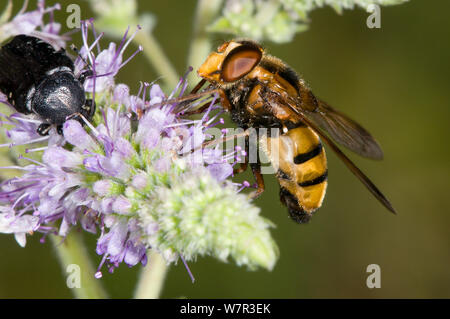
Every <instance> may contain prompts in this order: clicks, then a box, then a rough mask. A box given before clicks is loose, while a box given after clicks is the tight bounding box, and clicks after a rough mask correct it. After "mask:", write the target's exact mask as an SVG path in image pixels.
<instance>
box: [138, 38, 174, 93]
mask: <svg viewBox="0 0 450 319" xmlns="http://www.w3.org/2000/svg"><path fill="white" fill-rule="evenodd" d="M134 41H136V42H137V43H138V44H140V45H142V48H143V49H144V50H143V53H144V55H145V56H146V57H147V60H148V61H149V62H150V64H151V65H152V66H153V67H154V68H155V70H156V72H158V73H159V74H160V75H161V76H162V79H163V80H164V81H165V82H166V84H167V86H168V87H170V88H173V87H175V86H176V85H177V83H178V81H179V76H178V74H177V72H176V71H175V68H174V67H173V66H172V64H171V63H170V61H169V59H168V58H167V56H166V55H165V54H164V52H163V50H162V48H161V46H160V45H159V43H158V41H157V40H156V38H155V37H154V36H153V34H152V33H151V32H138V33H137V34H136V36H135V38H134Z"/></svg>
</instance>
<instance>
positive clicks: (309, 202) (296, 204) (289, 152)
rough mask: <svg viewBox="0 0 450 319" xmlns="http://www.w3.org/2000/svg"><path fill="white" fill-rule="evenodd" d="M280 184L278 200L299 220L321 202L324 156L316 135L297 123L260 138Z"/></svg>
mask: <svg viewBox="0 0 450 319" xmlns="http://www.w3.org/2000/svg"><path fill="white" fill-rule="evenodd" d="M260 144H261V146H262V148H263V149H264V150H265V152H266V153H267V155H268V157H269V159H270V161H271V163H272V166H273V167H274V168H275V169H276V171H277V173H276V177H277V179H278V182H279V184H280V200H281V202H282V203H283V204H284V205H286V206H287V207H288V210H289V214H290V216H291V217H292V219H294V220H295V221H297V222H299V223H304V222H307V221H308V220H309V219H310V217H311V215H312V214H313V213H314V212H315V211H316V210H317V209H318V208H319V207H320V206H321V205H322V201H323V198H324V197H325V192H326V189H327V175H328V170H327V159H326V156H325V150H324V148H323V147H322V144H321V142H320V139H319V137H318V136H317V134H316V133H314V131H312V130H311V129H310V128H309V127H307V126H303V125H300V126H298V127H296V128H291V129H289V130H288V131H287V132H286V133H284V134H282V135H280V136H278V137H270V138H265V137H261V139H260Z"/></svg>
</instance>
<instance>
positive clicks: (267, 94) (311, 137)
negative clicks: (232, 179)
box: [190, 40, 395, 223]
mask: <svg viewBox="0 0 450 319" xmlns="http://www.w3.org/2000/svg"><path fill="white" fill-rule="evenodd" d="M198 75H199V76H200V77H201V78H202V80H201V81H200V82H199V83H198V85H197V86H196V87H195V88H194V89H193V91H192V92H191V93H192V94H196V93H197V92H199V91H200V89H201V88H202V87H203V86H204V85H205V83H207V82H208V83H209V88H210V89H211V91H214V92H218V93H219V95H220V100H221V104H222V106H223V108H224V109H225V110H226V111H227V112H229V113H230V115H231V119H232V120H233V122H235V123H236V124H237V125H238V126H239V127H241V128H243V129H248V128H263V127H264V128H274V127H275V128H279V129H280V135H279V136H278V137H268V138H260V140H259V143H263V145H262V146H263V147H262V148H263V149H265V150H266V153H267V154H268V157H269V159H271V156H273V154H272V153H273V150H271V148H270V145H273V144H271V143H269V139H270V138H277V139H279V140H278V141H277V142H278V145H279V155H280V156H279V157H280V158H279V159H278V164H277V167H275V169H276V170H277V173H276V177H277V179H278V182H279V184H280V200H281V202H282V203H283V204H284V205H286V206H287V208H288V211H289V215H290V216H291V218H292V219H293V220H294V221H296V222H298V223H305V222H308V221H309V219H310V218H311V216H312V214H313V213H314V212H315V211H316V210H317V209H318V208H319V207H320V206H321V204H322V201H323V198H324V196H325V192H326V187H327V172H328V170H327V162H326V156H325V151H324V148H323V147H322V144H321V141H324V142H325V143H326V144H327V145H328V146H329V147H330V148H331V149H332V150H333V151H334V152H336V154H337V155H338V157H339V158H340V159H341V160H342V161H343V162H344V163H345V165H346V166H347V167H348V168H349V169H350V170H351V171H352V172H353V174H355V175H356V176H357V177H358V178H359V179H360V181H361V182H362V183H363V184H364V185H365V186H366V187H367V188H368V189H369V191H370V192H371V193H372V194H373V195H374V196H375V197H376V198H377V199H378V200H379V201H380V202H381V203H382V204H383V205H384V206H385V207H386V208H387V209H388V210H389V211H391V212H393V213H395V210H394V208H393V207H392V205H391V203H390V202H389V201H388V200H387V198H386V197H385V196H384V195H383V194H382V193H381V192H380V191H379V190H378V188H377V187H376V186H375V185H374V184H373V183H372V182H371V181H370V180H369V178H368V177H367V176H366V175H365V174H364V173H363V172H362V171H361V170H360V169H359V168H357V167H356V166H355V164H353V162H351V161H350V159H349V158H348V157H347V156H346V155H345V154H344V153H343V152H342V151H341V150H340V149H339V148H338V147H337V145H336V144H335V143H334V142H333V140H332V139H334V140H335V141H337V142H338V143H340V144H341V145H343V146H345V147H347V148H348V149H350V150H352V151H354V152H356V153H357V154H359V155H361V156H364V157H367V158H371V159H382V158H383V152H382V150H381V148H380V146H379V144H378V143H377V142H376V141H375V139H374V138H373V137H372V136H371V135H370V134H369V133H368V132H367V131H366V130H365V129H364V128H363V127H361V126H360V125H359V124H357V123H356V122H354V121H353V120H351V119H350V118H348V117H347V116H345V115H344V114H342V113H341V112H339V111H337V110H335V109H333V108H332V107H331V106H329V105H328V104H327V103H325V102H323V101H321V100H319V99H318V98H316V97H315V96H314V94H313V93H312V92H311V90H310V88H309V87H308V86H307V85H306V83H305V82H304V80H302V79H301V78H299V77H298V75H297V74H296V72H295V71H294V70H292V69H291V68H290V67H289V66H288V65H286V64H285V63H284V62H283V61H281V60H280V59H278V58H276V57H273V56H270V55H268V54H266V52H265V51H264V49H263V48H262V47H261V46H260V45H259V44H258V43H256V42H253V41H248V40H231V41H227V42H225V43H224V44H222V45H221V46H220V47H219V48H218V49H217V51H216V52H212V53H211V54H210V55H209V56H208V57H207V58H206V60H205V62H204V63H203V64H202V65H201V66H200V68H199V69H198ZM207 92H208V90H207V91H206V92H205V93H207ZM202 93H203V92H202ZM207 107H208V105H204V106H203V107H199V108H198V109H196V110H194V111H191V112H190V114H195V113H200V112H203V111H204V110H205V109H206V108H207ZM326 133H328V134H326ZM276 144H277V143H275V145H276ZM274 162H276V161H272V165H274ZM247 166H248V161H245V163H242V165H241V167H240V168H239V169H238V170H237V172H242V171H245V170H246V168H247ZM250 167H251V169H252V172H253V174H254V176H255V179H256V182H257V185H258V189H257V191H256V192H255V194H256V195H259V194H261V193H262V192H263V191H264V179H263V176H262V174H261V165H260V163H259V162H258V163H251V164H250Z"/></svg>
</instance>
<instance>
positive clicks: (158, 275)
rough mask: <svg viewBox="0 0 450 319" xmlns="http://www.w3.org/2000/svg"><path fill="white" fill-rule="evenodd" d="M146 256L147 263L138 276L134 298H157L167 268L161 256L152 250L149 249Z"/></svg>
mask: <svg viewBox="0 0 450 319" xmlns="http://www.w3.org/2000/svg"><path fill="white" fill-rule="evenodd" d="M148 256H149V263H148V265H147V266H146V267H143V268H142V271H141V274H140V276H139V282H138V284H137V288H136V291H135V294H134V297H135V298H136V299H157V298H159V296H160V295H161V291H162V288H163V284H164V279H165V278H166V274H167V270H168V268H169V267H168V266H167V264H166V261H165V260H164V259H163V258H162V256H161V255H160V254H159V253H157V252H155V251H154V250H150V251H149V252H148Z"/></svg>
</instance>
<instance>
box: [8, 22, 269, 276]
mask: <svg viewBox="0 0 450 319" xmlns="http://www.w3.org/2000/svg"><path fill="white" fill-rule="evenodd" d="M92 30H93V29H92ZM82 32H83V42H84V43H83V47H82V49H81V50H80V53H81V56H82V57H83V59H82V58H80V59H79V60H77V63H76V64H77V70H78V71H81V70H82V69H84V68H91V69H92V70H93V73H94V74H93V77H92V78H91V79H90V80H89V81H88V82H87V83H85V85H86V87H87V88H88V89H89V90H88V89H87V90H86V91H87V94H89V95H90V97H94V98H95V102H96V105H97V114H96V116H94V118H93V120H92V122H88V121H87V120H86V119H84V118H83V117H81V119H78V120H75V119H68V120H67V121H66V122H65V123H64V125H63V136H61V135H58V134H57V132H56V131H55V130H52V131H51V132H50V134H49V136H47V137H41V136H39V135H37V133H36V127H37V125H38V124H39V121H37V120H36V119H33V118H31V117H29V116H27V115H23V114H13V115H9V116H6V115H4V116H3V119H4V121H3V124H4V125H5V131H6V138H7V143H5V144H3V145H2V146H3V147H12V148H14V147H16V146H18V145H24V144H30V145H33V147H34V148H32V147H30V145H27V146H28V147H29V148H27V149H26V153H28V154H27V156H23V155H21V156H20V160H21V162H23V163H24V165H23V166H21V165H15V166H9V167H6V168H15V169H18V170H20V171H22V172H23V174H22V175H21V176H17V177H15V178H12V179H10V180H7V181H5V182H4V183H3V184H2V185H1V187H0V207H3V208H2V209H0V232H3V233H14V234H15V236H16V239H17V240H18V242H19V244H21V245H24V244H25V236H26V234H31V233H32V232H40V233H44V234H47V233H57V234H59V235H60V236H66V235H67V234H68V233H69V232H70V231H71V230H72V229H73V228H74V227H81V228H82V229H84V230H85V231H88V232H91V233H99V238H98V240H97V246H96V252H97V253H98V254H99V255H101V256H102V261H101V262H100V265H99V270H98V272H97V275H96V277H101V269H103V267H105V266H106V267H108V269H109V270H110V271H111V272H112V271H113V270H114V269H115V268H116V267H118V266H119V265H120V264H121V263H125V264H127V265H128V266H134V265H136V264H138V263H141V264H146V263H147V250H148V249H155V250H156V251H158V252H160V253H161V254H162V255H163V256H164V258H165V259H166V261H167V262H174V261H177V260H178V258H179V257H181V258H184V260H193V259H195V258H196V257H197V256H201V255H212V256H215V257H217V258H219V259H220V260H227V258H228V257H232V258H233V259H234V260H235V261H236V263H237V264H238V265H247V266H248V267H249V268H251V269H254V268H255V267H257V266H261V267H265V268H267V269H271V268H272V267H273V265H274V263H275V261H276V258H277V254H278V251H277V247H276V245H275V243H274V241H273V240H272V238H271V236H270V233H269V231H268V228H269V227H270V226H271V223H270V222H268V221H267V220H266V219H264V218H262V217H261V216H259V208H257V207H256V206H254V205H253V204H252V203H251V202H250V200H249V198H248V197H247V196H246V195H243V194H240V193H238V192H239V191H240V186H242V185H240V184H236V183H232V182H231V181H229V180H227V179H228V177H230V176H231V175H232V172H233V169H232V166H233V164H234V163H235V161H236V157H237V153H239V150H236V149H232V150H221V149H219V148H218V147H217V146H216V147H212V148H211V147H208V148H207V147H205V146H204V143H205V141H206V140H207V138H208V133H207V130H208V129H210V128H211V127H213V126H215V125H216V124H217V123H221V122H222V121H221V120H218V119H217V118H218V116H219V115H220V113H218V114H215V115H213V116H211V112H212V111H213V110H216V109H218V108H220V107H219V106H217V105H216V103H217V98H216V97H210V98H209V100H208V101H209V102H208V103H210V105H209V109H208V111H207V112H206V113H205V114H204V115H203V117H202V118H201V119H200V120H191V119H187V118H184V117H183V116H182V114H183V112H184V111H186V110H189V109H190V108H195V107H197V106H198V105H199V104H200V103H204V102H205V100H200V99H198V98H194V99H193V100H192V101H187V102H184V103H182V104H179V103H177V100H176V98H175V99H174V97H176V96H177V95H178V96H180V95H182V94H183V93H184V91H185V89H186V87H187V83H186V82H185V80H184V78H183V79H181V80H180V83H179V84H178V85H177V87H176V88H175V89H174V91H173V92H172V93H171V94H170V95H169V96H167V95H166V94H164V92H163V91H162V90H161V88H160V87H159V86H158V85H157V84H153V85H150V84H148V83H146V82H144V83H142V85H141V88H140V90H139V92H138V94H137V95H130V90H129V88H128V87H127V86H126V85H124V84H117V85H116V84H115V81H114V76H115V75H116V73H117V71H118V70H119V69H120V68H121V67H122V66H123V65H124V64H125V63H127V61H128V60H129V59H127V60H126V61H125V62H123V61H122V55H123V52H124V50H125V48H126V47H127V44H128V43H129V40H128V41H126V36H125V37H124V38H123V40H122V43H121V44H119V45H118V46H116V45H115V44H110V45H109V46H108V48H107V49H106V50H103V51H102V50H100V49H99V48H97V43H98V40H99V39H100V37H101V34H100V35H98V36H95V35H94V42H93V43H92V44H88V43H87V42H88V41H87V39H88V37H87V32H88V24H87V23H85V24H84V25H83V28H82ZM94 50H97V53H96V54H94V52H93V51H94ZM83 60H84V61H86V62H87V63H89V65H85V62H84V61H83ZM105 72H106V73H105ZM90 90H92V91H90ZM94 93H95V94H94ZM82 124H84V125H82ZM29 155H33V157H31V156H29ZM244 186H245V185H244ZM241 188H242V187H241ZM236 233H238V234H239V236H236Z"/></svg>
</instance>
